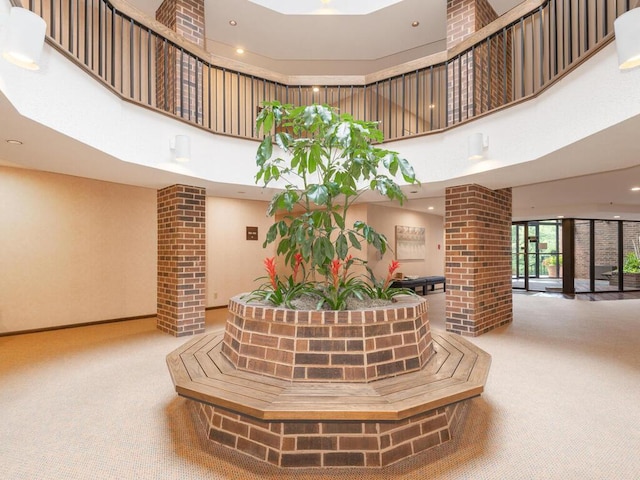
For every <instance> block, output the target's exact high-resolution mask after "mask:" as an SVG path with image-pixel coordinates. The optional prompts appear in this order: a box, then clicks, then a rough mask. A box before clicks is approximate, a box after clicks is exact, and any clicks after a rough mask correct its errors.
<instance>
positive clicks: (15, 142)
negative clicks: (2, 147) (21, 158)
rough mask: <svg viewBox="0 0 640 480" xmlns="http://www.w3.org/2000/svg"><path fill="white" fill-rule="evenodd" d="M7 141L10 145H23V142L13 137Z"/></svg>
mask: <svg viewBox="0 0 640 480" xmlns="http://www.w3.org/2000/svg"><path fill="white" fill-rule="evenodd" d="M7 143H8V144H9V145H22V142H21V141H20V140H11V139H9V140H7Z"/></svg>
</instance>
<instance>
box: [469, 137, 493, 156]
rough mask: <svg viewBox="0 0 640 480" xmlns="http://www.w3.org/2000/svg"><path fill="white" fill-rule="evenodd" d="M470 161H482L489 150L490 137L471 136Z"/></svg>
mask: <svg viewBox="0 0 640 480" xmlns="http://www.w3.org/2000/svg"><path fill="white" fill-rule="evenodd" d="M468 142H469V160H480V159H482V157H483V156H484V151H485V150H486V149H487V148H489V137H485V136H484V135H483V134H481V133H474V134H473V135H469V138H468Z"/></svg>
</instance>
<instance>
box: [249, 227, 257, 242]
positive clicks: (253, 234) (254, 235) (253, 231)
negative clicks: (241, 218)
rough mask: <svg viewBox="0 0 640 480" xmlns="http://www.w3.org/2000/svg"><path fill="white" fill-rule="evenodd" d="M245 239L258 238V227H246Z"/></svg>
mask: <svg viewBox="0 0 640 480" xmlns="http://www.w3.org/2000/svg"><path fill="white" fill-rule="evenodd" d="M247 240H258V227H247Z"/></svg>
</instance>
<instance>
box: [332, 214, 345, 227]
mask: <svg viewBox="0 0 640 480" xmlns="http://www.w3.org/2000/svg"><path fill="white" fill-rule="evenodd" d="M333 219H334V220H335V221H336V225H338V228H339V229H340V230H344V227H345V223H344V218H343V217H342V215H340V214H339V213H338V212H333Z"/></svg>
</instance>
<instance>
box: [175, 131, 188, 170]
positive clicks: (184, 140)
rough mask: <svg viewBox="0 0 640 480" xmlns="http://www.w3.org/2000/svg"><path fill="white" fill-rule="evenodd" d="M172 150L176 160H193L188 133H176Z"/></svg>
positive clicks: (182, 161)
mask: <svg viewBox="0 0 640 480" xmlns="http://www.w3.org/2000/svg"><path fill="white" fill-rule="evenodd" d="M172 150H173V154H174V156H175V159H176V162H180V163H186V162H188V161H189V160H191V140H190V139H189V137H188V136H187V135H176V138H175V140H174V147H173V149H172Z"/></svg>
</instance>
